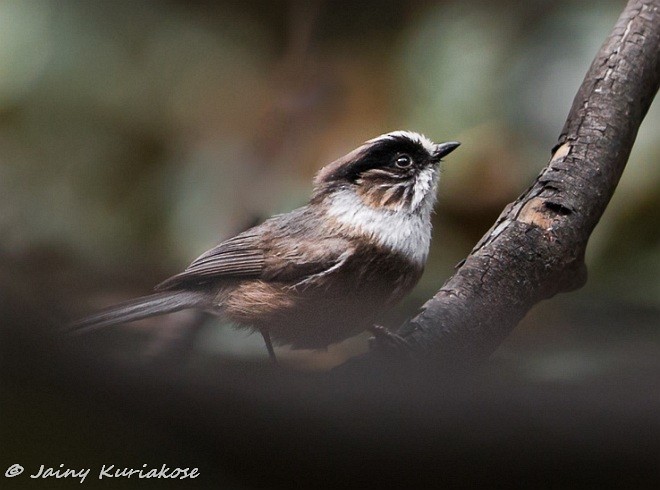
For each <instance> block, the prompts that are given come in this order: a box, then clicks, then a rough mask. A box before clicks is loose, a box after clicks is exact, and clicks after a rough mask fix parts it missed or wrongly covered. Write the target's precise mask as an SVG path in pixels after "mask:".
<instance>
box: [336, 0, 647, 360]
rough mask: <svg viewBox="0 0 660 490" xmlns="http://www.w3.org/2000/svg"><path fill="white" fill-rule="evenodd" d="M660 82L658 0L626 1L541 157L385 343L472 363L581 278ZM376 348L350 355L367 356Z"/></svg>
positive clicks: (403, 352)
mask: <svg viewBox="0 0 660 490" xmlns="http://www.w3.org/2000/svg"><path fill="white" fill-rule="evenodd" d="M659 83H660V0H646V1H642V0H630V1H629V2H628V5H627V6H626V8H625V9H624V11H623V12H622V14H621V16H620V17H619V20H618V21H617V23H616V25H615V27H614V29H613V31H612V33H611V34H610V36H609V38H608V39H607V40H606V41H605V43H604V44H603V46H602V47H601V49H600V51H599V52H598V54H597V55H596V58H595V59H594V61H593V63H592V65H591V67H590V69H589V71H588V72H587V75H586V76H585V78H584V81H583V82H582V86H581V87H580V89H579V91H578V93H577V95H576V97H575V100H574V101H573V106H572V108H571V111H570V113H569V115H568V119H567V120H566V124H565V125H564V129H563V131H562V133H561V135H560V136H559V140H558V143H557V145H556V146H555V147H554V148H553V150H552V157H551V159H550V162H549V163H548V165H547V166H546V167H545V168H544V169H543V171H542V172H541V174H540V175H539V176H538V177H537V178H536V180H535V181H534V183H533V184H532V185H531V186H530V188H529V189H527V190H526V191H525V192H524V193H523V194H522V195H521V196H520V197H519V198H518V199H517V200H516V201H514V202H513V203H511V204H509V205H508V206H507V207H506V208H505V209H504V211H503V212H502V214H501V215H500V216H499V218H498V219H497V221H496V222H495V224H494V225H493V227H492V228H491V229H490V230H489V231H488V233H487V234H486V235H485V236H484V237H483V238H482V239H481V240H480V241H479V243H478V244H477V245H476V246H475V247H474V249H473V250H472V252H471V253H470V255H469V256H468V257H467V259H466V261H465V263H464V264H463V265H462V266H461V268H460V269H459V270H458V271H457V272H456V274H454V276H452V277H451V278H450V279H449V280H448V281H447V282H446V283H445V285H444V286H443V287H442V288H441V289H440V290H439V291H438V292H437V293H436V294H435V296H434V297H433V298H431V299H430V300H429V301H427V302H426V304H425V305H424V306H423V307H422V311H421V312H420V313H419V314H418V315H417V316H415V317H414V318H412V319H411V320H409V321H408V322H406V323H405V324H404V325H403V327H402V328H401V329H400V332H399V334H400V335H401V337H403V338H404V339H405V340H406V341H407V342H406V343H399V344H392V346H390V347H389V348H388V352H389V353H392V354H394V355H395V357H403V356H405V357H406V358H413V359H417V360H422V359H426V360H429V359H430V360H436V361H440V362H442V363H443V364H445V363H446V364H454V365H461V364H463V365H466V364H467V365H469V364H472V363H475V362H479V361H481V360H483V359H485V358H486V357H488V356H489V355H490V354H491V353H492V352H493V351H494V350H495V349H496V348H497V346H498V345H499V344H500V343H501V342H502V341H503V340H504V339H505V338H506V336H507V335H508V334H509V333H510V332H511V331H512V330H513V328H514V327H515V326H516V325H517V324H518V323H519V322H520V320H521V319H522V318H523V317H524V316H525V314H526V313H527V312H528V311H529V310H530V308H532V306H534V305H535V304H536V303H538V302H539V301H541V300H543V299H547V298H550V297H552V296H554V295H555V294H557V293H561V292H566V291H572V290H574V289H578V288H580V287H582V286H583V285H584V283H585V282H586V277H587V272H586V266H585V264H584V253H585V249H586V246H587V242H588V240H589V237H590V235H591V232H592V231H593V229H594V227H595V226H596V224H597V223H598V221H599V219H600V217H601V216H602V214H603V212H604V211H605V208H606V206H607V204H608V202H609V200H610V198H611V197H612V194H613V193H614V190H615V188H616V186H617V183H618V182H619V178H620V177H621V174H622V173H623V169H624V167H625V165H626V162H627V160H628V156H629V154H630V150H631V148H632V146H633V143H634V141H635V137H636V135H637V130H638V128H639V126H640V124H641V122H642V120H643V118H644V116H645V115H646V112H647V111H648V109H649V106H650V105H651V102H652V101H653V97H654V96H655V93H656V92H657V90H658V85H659ZM376 345H378V344H376ZM402 345H404V346H405V347H402ZM380 350H381V349H375V351H372V352H371V353H369V354H367V355H366V356H365V357H363V358H361V360H356V361H349V363H348V364H349V366H350V365H351V364H353V363H360V362H365V361H366V362H369V361H370V360H371V359H373V357H374V354H376V355H377V356H378V355H379V354H380V353H381V352H379V351H380ZM344 366H345V367H349V366H346V365H344Z"/></svg>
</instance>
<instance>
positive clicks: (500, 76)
mask: <svg viewBox="0 0 660 490" xmlns="http://www.w3.org/2000/svg"><path fill="white" fill-rule="evenodd" d="M623 5H624V2H622V1H605V0H598V1H589V2H587V1H582V0H573V1H568V0H566V1H554V0H553V1H550V0H547V1H546V0H531V1H525V2H523V1H505V0H498V1H422V0H418V1H406V2H404V1H376V0H367V1H361V2H349V1H325V2H323V1H308V2H285V1H270V2H256V1H245V0H243V1H235V0H224V1H223V0H221V1H202V0H195V1H182V0H181V1H174V0H170V1H161V2H149V1H134V0H133V1H128V0H125V1H124V0H119V1H112V2H107V1H100V0H89V1H57V2H55V1H27V0H14V1H12V0H2V1H0V290H1V289H5V290H6V291H10V292H11V293H12V296H13V297H16V296H19V297H23V298H25V300H26V302H27V303H29V304H33V305H36V306H37V307H39V308H42V309H43V310H44V311H47V312H49V314H50V315H52V316H53V317H54V318H56V319H58V320H59V321H62V322H64V321H66V320H67V319H70V318H73V317H77V316H80V315H83V314H85V313H88V312H89V311H91V310H93V309H95V308H98V307H101V306H105V305H108V304H111V303H114V302H118V301H121V300H123V299H127V298H130V297H134V296H137V295H141V294H147V293H148V292H149V291H150V288H151V287H152V286H153V285H154V284H156V283H158V282H160V281H161V280H163V279H165V278H166V277H168V276H169V275H171V274H174V273H176V272H177V271H179V270H180V269H182V268H183V267H185V266H186V265H187V264H188V263H189V262H190V260H192V259H193V258H194V257H196V256H197V255H198V254H200V253H201V252H203V251H204V250H206V249H207V248H209V247H211V246H213V245H214V244H215V243H216V242H217V241H219V240H220V239H223V238H227V237H229V236H231V235H232V234H235V233H236V232H238V231H240V230H242V229H244V228H245V227H247V226H250V225H251V224H253V223H254V222H255V221H258V220H260V219H263V218H265V217H267V216H269V215H271V214H273V213H276V212H286V211H289V210H291V209H293V208H294V207H297V206H299V205H302V204H304V202H305V201H306V199H307V197H308V196H309V194H310V191H311V180H312V177H313V175H314V174H315V172H316V171H317V170H318V169H319V168H320V167H322V166H323V165H324V164H326V163H328V162H330V161H332V160H333V159H335V158H336V157H338V156H340V155H343V154H344V153H346V152H348V151H349V150H351V149H353V148H354V147H356V146H358V145H359V144H361V142H363V141H364V140H366V139H369V138H372V137H374V136H376V135H378V134H381V133H384V132H388V131H392V130H396V129H410V130H414V131H418V132H423V133H425V134H426V135H427V136H429V137H430V138H431V139H433V140H435V141H446V140H458V141H461V142H462V144H463V145H462V146H461V148H460V149H459V151H457V152H455V153H454V154H452V155H451V157H450V158H448V160H447V162H446V163H445V164H444V172H443V179H442V182H441V190H440V197H439V203H438V206H437V214H436V216H435V218H434V220H435V221H434V229H435V232H434V240H433V244H432V252H431V256H430V260H429V263H428V266H427V270H426V273H425V275H424V277H423V279H422V281H421V282H420V284H419V286H418V287H417V289H416V290H415V291H414V293H413V294H412V295H411V297H410V298H408V299H407V300H406V301H405V302H404V304H402V305H401V306H400V307H399V308H397V309H396V310H395V311H394V312H391V313H389V315H388V316H386V318H384V322H385V324H386V325H389V326H392V327H395V326H396V325H398V324H399V323H400V322H401V321H402V320H403V319H404V318H406V317H407V316H410V315H411V314H413V313H414V312H415V309H416V308H418V307H419V306H420V305H421V304H422V303H423V302H424V301H425V300H426V299H428V298H429V297H430V296H431V295H432V294H433V293H434V292H435V291H436V290H437V289H438V288H439V287H440V286H441V285H442V283H443V281H444V280H445V279H446V278H447V277H448V276H449V275H450V274H451V273H452V271H453V267H454V265H455V264H456V263H457V262H458V261H459V260H460V259H462V258H463V257H465V256H466V255H467V254H468V253H469V251H470V249H471V247H472V246H473V245H474V244H475V243H476V241H477V240H478V239H479V237H481V236H482V235H483V234H484V233H485V232H486V231H487V229H488V228H489V227H490V225H491V224H492V222H493V221H494V219H495V218H496V217H497V215H498V214H499V212H500V211H501V209H502V208H503V207H504V205H505V204H506V203H508V202H510V201H511V200H513V199H515V197H517V195H518V194H519V193H521V192H522V191H523V190H524V189H525V188H526V187H527V185H528V184H529V183H530V182H531V180H532V179H533V178H534V177H535V176H536V174H537V173H538V172H539V171H540V170H541V168H542V167H543V166H544V165H545V164H546V163H547V160H548V158H549V155H550V149H551V148H552V146H553V145H554V144H555V142H556V140H557V137H558V135H559V133H560V131H561V128H562V126H563V123H564V120H565V117H566V115H567V114H568V110H569V108H570V105H571V102H572V99H573V96H574V94H575V92H576V91H577V88H578V86H579V84H580V82H581V80H582V78H583V76H584V74H585V73H586V70H587V68H588V67H589V64H590V63H591V60H592V59H593V56H594V55H595V53H596V51H597V50H598V48H599V46H600V45H601V43H602V42H603V41H604V40H605V38H606V36H607V35H608V34H609V32H610V30H611V27H612V26H613V25H614V22H615V21H616V18H617V17H618V15H619V13H620V11H621V9H622V8H623ZM659 126H660V109H659V108H658V104H657V103H656V104H655V106H654V107H653V108H652V110H651V111H650V113H649V114H648V116H647V119H646V121H645V122H644V124H643V125H642V127H641V130H640V133H639V136H638V139H637V142H636V144H635V147H634V150H633V153H632V155H631V158H630V162H629V164H628V167H627V169H626V171H625V174H624V176H623V179H622V180H621V183H620V185H619V187H618V189H617V192H616V194H615V196H614V198H613V200H612V202H611V203H610V206H609V208H608V210H607V212H606V214H605V216H604V217H603V219H602V221H601V223H600V225H599V226H598V228H597V229H596V231H595V232H594V235H593V237H592V239H591V242H590V245H589V249H588V255H587V260H588V266H589V271H590V279H589V282H588V284H587V286H586V287H585V288H584V289H582V290H581V291H579V292H576V293H572V294H570V295H563V296H561V297H557V298H554V299H552V300H550V301H546V302H544V303H543V304H541V305H538V306H537V307H536V308H535V309H534V310H533V311H532V312H531V313H530V315H529V316H528V318H527V319H526V320H525V321H524V322H523V324H522V325H521V326H519V327H518V329H517V330H516V332H514V334H513V335H512V336H511V338H510V339H509V340H508V341H507V342H506V343H505V344H504V345H503V346H502V347H501V348H500V349H499V351H498V352H497V353H496V355H495V359H496V360H499V362H502V363H506V364H507V365H509V366H510V367H512V368H515V369H518V370H519V372H520V373H523V374H524V375H525V376H529V377H540V378H543V379H564V378H573V377H579V376H584V375H585V374H589V373H593V372H598V371H602V370H608V369H612V368H613V366H616V365H617V363H621V362H624V363H630V362H633V363H634V362H639V359H642V360H643V359H645V358H647V357H648V358H657V355H658V353H660V343H659V341H660V331H659V330H658V327H660V232H659V229H660V227H659V226H658V225H659V221H660V214H659V213H658V209H659V208H660V192H658V191H660V165H658V161H659V160H660V138H658V127H659ZM8 307H9V308H11V306H8ZM136 325H137V328H132V329H131V328H117V329H113V333H99V334H98V335H101V336H103V335H107V336H108V338H110V336H112V335H120V337H117V338H115V337H112V338H113V344H112V345H113V349H115V350H116V353H117V355H118V356H144V357H145V358H150V356H151V357H153V356H158V355H167V353H168V352H169V351H170V350H171V349H172V346H173V345H174V346H175V345H179V344H185V345H186V349H188V350H189V352H191V353H193V354H194V355H196V356H197V358H199V357H205V356H206V357H208V356H211V357H214V356H234V357H242V358H246V357H247V358H252V357H259V358H262V359H264V360H265V359H266V354H265V349H264V347H263V344H262V341H261V339H260V337H259V336H258V335H254V336H248V335H247V333H246V332H234V331H233V330H232V329H229V328H218V326H217V325H218V324H217V321H215V320H208V319H201V320H200V318H198V317H197V316H195V315H193V314H190V313H181V314H177V315H173V316H171V317H167V318H161V319H157V320H147V321H143V322H141V323H139V324H136ZM116 332H119V333H116ZM191 332H193V333H192V334H191ZM366 339H367V337H366V336H361V337H358V338H356V339H352V340H350V341H347V342H345V343H343V344H341V345H339V346H335V347H332V348H331V349H329V351H328V352H318V353H314V352H311V353H310V352H297V353H288V352H286V351H280V354H281V356H282V358H283V359H285V360H287V359H288V361H289V362H291V363H295V364H296V365H299V366H301V367H311V368H327V367H329V366H331V365H334V364H337V363H339V362H341V361H342V360H343V359H345V358H347V357H348V356H351V355H354V354H355V353H357V352H360V351H362V350H364V349H366V348H367V340H366Z"/></svg>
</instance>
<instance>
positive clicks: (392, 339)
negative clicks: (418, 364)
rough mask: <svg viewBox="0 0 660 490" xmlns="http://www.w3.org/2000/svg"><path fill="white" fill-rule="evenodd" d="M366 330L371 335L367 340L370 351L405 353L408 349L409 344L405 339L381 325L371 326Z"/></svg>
mask: <svg viewBox="0 0 660 490" xmlns="http://www.w3.org/2000/svg"><path fill="white" fill-rule="evenodd" d="M368 330H369V332H371V333H372V334H373V337H371V338H370V339H369V348H370V349H371V350H377V351H381V352H382V351H385V352H388V351H389V352H392V351H395V352H405V351H408V350H409V349H410V344H409V343H408V341H407V340H406V339H405V338H403V337H401V336H400V335H398V334H396V333H394V332H392V331H391V330H388V329H387V328H385V327H383V326H381V325H372V326H371V327H370V328H369V329H368Z"/></svg>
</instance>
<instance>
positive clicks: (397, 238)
mask: <svg viewBox="0 0 660 490" xmlns="http://www.w3.org/2000/svg"><path fill="white" fill-rule="evenodd" d="M457 146H458V143H445V144H442V145H434V144H433V143H431V142H430V141H429V140H428V139H426V138H424V137H423V136H421V135H418V134H415V133H408V132H395V133H390V134H387V135H383V136H381V137H379V138H375V139H373V140H370V141H368V142H367V143H365V144H364V145H362V146H361V147H360V148H358V149H356V150H354V151H353V152H351V153H349V154H348V155H346V156H345V157H343V158H340V159H339V160H337V161H336V162H333V163H331V164H330V165H328V166H326V167H324V168H323V169H322V170H321V171H320V172H319V174H318V175H317V177H316V179H315V189H314V194H313V196H312V199H311V201H310V203H309V204H308V205H306V206H303V207H302V208H299V209H296V210H294V211H292V212H290V213H287V214H282V215H277V216H274V217H272V218H270V219H268V220H266V221H265V222H264V223H262V224H261V225H258V226H256V227H254V228H251V229H249V230H247V231H245V232H243V233H241V234H239V235H237V236H236V237H234V238H231V239H229V240H226V241H224V242H222V243H220V244H219V245H217V246H216V247H214V248H212V249H211V250H209V251H207V252H206V253H204V254H202V255H201V256H200V257H198V258H197V259H195V260H194V261H193V262H192V263H191V264H190V265H189V266H188V268H186V270H184V271H183V272H181V273H179V274H177V275H175V276H173V277H171V278H169V279H167V280H165V281H164V282H162V283H161V284H159V285H158V286H157V287H156V291H158V292H157V293H156V294H154V295H151V296H147V297H145V298H140V299H138V300H134V301H131V302H127V303H124V304H122V305H118V306H116V307H113V308H110V309H108V310H105V311H102V312H100V313H97V314H96V315H92V316H90V317H88V318H86V319H83V320H81V321H80V322H77V323H76V324H75V327H76V328H78V329H95V328H100V327H104V326H107V325H112V324H116V323H124V322H128V321H133V320H137V319H139V318H144V317H146V316H152V315H156V314H163V313H168V312H171V311H176V310H179V309H182V308H199V309H203V310H205V311H208V312H211V313H213V314H216V315H219V316H222V317H224V318H226V319H227V320H229V321H231V322H233V323H235V324H237V325H239V326H243V327H248V328H253V329H258V330H259V331H261V332H262V333H263V334H264V337H265V338H266V341H267V343H268V345H269V346H270V337H272V338H273V340H274V341H275V342H276V343H278V344H285V345H291V346H292V347H293V348H323V347H326V346H328V345H329V344H332V343H335V342H339V341H341V340H344V339H346V338H348V337H350V336H352V335H355V334H357V333H359V332H360V331H362V330H364V329H365V328H368V327H369V326H371V325H372V324H373V322H374V320H375V318H376V317H377V315H378V314H379V313H381V312H382V310H383V309H384V308H389V307H390V306H392V305H394V304H395V303H396V302H398V301H399V300H400V299H401V298H402V297H403V296H405V295H406V294H407V293H408V292H409V291H410V290H411V289H412V288H413V287H414V285H415V284H416V283H417V281H418V280H419V277H420V275H421V273H422V270H423V267H424V262H425V260H426V255H427V252H428V246H429V241H430V230H431V223H430V215H431V212H432V208H433V204H434V202H435V192H436V187H437V182H438V165H437V164H438V162H439V160H440V158H441V157H442V156H444V155H446V154H448V153H449V152H451V151H452V150H453V149H454V148H456V147H457Z"/></svg>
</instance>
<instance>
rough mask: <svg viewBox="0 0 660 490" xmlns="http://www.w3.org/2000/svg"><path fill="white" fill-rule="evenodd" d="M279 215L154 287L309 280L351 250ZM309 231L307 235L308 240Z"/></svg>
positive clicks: (332, 268) (341, 241)
mask: <svg viewBox="0 0 660 490" xmlns="http://www.w3.org/2000/svg"><path fill="white" fill-rule="evenodd" d="M283 218H285V219H287V221H288V219H290V217H288V216H286V215H283V216H280V217H276V218H271V220H268V221H266V222H265V223H263V224H261V225H259V226H257V227H255V228H251V229H249V230H247V231H245V232H243V233H241V234H240V235H237V236H236V237H234V238H230V239H229V240H226V241H224V242H222V243H220V244H219V245H217V246H216V247H214V248H212V249H211V250H209V251H208V252H205V253H204V254H202V255H200V256H199V257H198V258H197V259H195V260H194V261H193V262H192V263H191V264H190V265H189V266H188V268H187V269H186V270H185V271H183V272H181V273H180V274H177V275H175V276H173V277H171V278H169V279H167V280H165V281H163V282H162V283H160V284H159V285H158V286H156V290H157V291H164V290H173V289H181V288H182V287H184V288H185V287H186V286H194V285H199V284H203V283H208V282H215V281H220V280H223V279H250V278H252V279H261V280H263V281H276V282H284V283H289V284H291V285H292V286H295V285H298V284H304V285H309V284H311V283H313V282H314V280H315V279H316V278H320V277H322V276H324V275H327V274H329V273H332V272H334V271H335V270H336V269H338V268H340V267H341V266H342V265H344V264H345V263H346V261H347V260H348V258H349V257H350V256H351V255H352V254H353V247H352V246H351V244H350V243H349V241H348V240H346V239H345V238H342V237H333V238H326V239H322V240H316V239H314V237H316V233H311V234H310V233H307V232H304V230H303V227H301V226H300V224H301V223H297V225H298V226H295V227H289V226H282V225H283V224H286V221H284V219H283ZM310 236H311V238H312V240H310Z"/></svg>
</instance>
